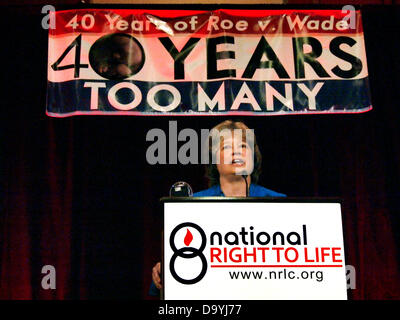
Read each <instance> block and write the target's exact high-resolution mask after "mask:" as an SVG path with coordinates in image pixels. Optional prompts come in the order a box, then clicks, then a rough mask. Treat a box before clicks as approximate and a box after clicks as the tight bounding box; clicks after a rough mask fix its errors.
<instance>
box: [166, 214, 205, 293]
mask: <svg viewBox="0 0 400 320" xmlns="http://www.w3.org/2000/svg"><path fill="white" fill-rule="evenodd" d="M190 230H192V232H191V231H190ZM183 233H184V234H185V236H184V237H182V236H178V235H182V234H183ZM193 233H195V235H193ZM169 244H170V246H171V249H172V251H173V253H174V254H173V255H172V257H171V260H170V262H169V269H170V272H171V275H172V276H173V277H174V279H175V280H176V281H178V282H180V283H182V284H187V285H190V284H195V283H197V282H199V281H200V280H201V279H203V277H204V276H205V274H206V272H207V266H208V265H207V260H206V257H205V256H204V254H203V251H204V249H205V247H206V244H207V237H206V234H205V232H204V230H203V229H202V228H201V227H200V226H199V225H197V224H195V223H192V222H183V223H181V224H179V225H177V226H176V227H175V228H174V229H173V230H172V232H171V234H170V237H169ZM191 245H192V246H191Z"/></svg>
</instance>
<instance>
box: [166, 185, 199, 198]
mask: <svg viewBox="0 0 400 320" xmlns="http://www.w3.org/2000/svg"><path fill="white" fill-rule="evenodd" d="M169 196H170V197H191V196H193V190H192V187H191V186H190V185H189V184H188V183H187V182H184V181H179V182H175V183H174V184H173V185H172V187H171V189H170V190H169Z"/></svg>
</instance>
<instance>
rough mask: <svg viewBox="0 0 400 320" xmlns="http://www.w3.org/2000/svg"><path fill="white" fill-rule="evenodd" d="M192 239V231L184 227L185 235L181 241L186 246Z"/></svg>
mask: <svg viewBox="0 0 400 320" xmlns="http://www.w3.org/2000/svg"><path fill="white" fill-rule="evenodd" d="M192 240H193V235H192V233H191V232H190V231H189V229H186V235H185V239H184V240H183V242H184V243H185V245H186V246H189V244H190V243H191V242H192Z"/></svg>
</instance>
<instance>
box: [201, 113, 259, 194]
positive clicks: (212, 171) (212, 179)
mask: <svg viewBox="0 0 400 320" xmlns="http://www.w3.org/2000/svg"><path fill="white" fill-rule="evenodd" d="M238 129H239V130H241V131H242V139H243V140H244V141H245V142H247V143H248V144H249V145H250V146H252V147H253V148H254V150H252V153H253V155H254V157H253V162H254V167H253V172H252V173H251V182H253V183H257V182H258V178H259V176H260V174H261V162H262V156H261V152H260V149H259V147H258V144H257V141H256V137H255V135H254V134H251V135H249V134H247V132H248V131H247V130H250V129H249V127H247V126H246V125H245V124H244V123H243V122H241V121H233V120H226V121H224V122H221V123H220V124H218V125H216V126H215V127H214V128H212V129H211V131H210V134H209V136H208V139H207V143H208V144H207V146H208V157H209V159H215V158H216V156H215V153H216V151H217V149H216V146H215V145H216V143H218V144H219V143H221V140H222V138H223V137H222V136H221V137H220V139H218V141H215V139H213V133H215V132H216V131H218V132H219V133H221V131H226V130H230V131H232V132H233V131H234V130H235V131H236V130H238ZM246 139H247V140H248V139H251V140H252V141H246ZM207 146H206V147H207ZM206 177H207V178H208V184H209V186H210V187H211V186H214V185H218V184H219V172H218V169H217V165H216V164H215V162H214V161H210V162H209V164H208V165H206Z"/></svg>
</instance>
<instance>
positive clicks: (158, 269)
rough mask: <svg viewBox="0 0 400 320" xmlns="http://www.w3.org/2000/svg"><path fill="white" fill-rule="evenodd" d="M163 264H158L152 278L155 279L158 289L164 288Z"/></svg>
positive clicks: (153, 270) (154, 268)
mask: <svg viewBox="0 0 400 320" xmlns="http://www.w3.org/2000/svg"><path fill="white" fill-rule="evenodd" d="M160 275H161V262H157V264H156V265H155V266H154V267H153V269H152V273H151V276H152V278H153V282H154V284H155V285H156V287H157V288H158V289H161V288H162V285H161V277H160Z"/></svg>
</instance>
